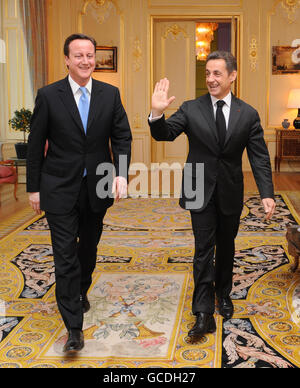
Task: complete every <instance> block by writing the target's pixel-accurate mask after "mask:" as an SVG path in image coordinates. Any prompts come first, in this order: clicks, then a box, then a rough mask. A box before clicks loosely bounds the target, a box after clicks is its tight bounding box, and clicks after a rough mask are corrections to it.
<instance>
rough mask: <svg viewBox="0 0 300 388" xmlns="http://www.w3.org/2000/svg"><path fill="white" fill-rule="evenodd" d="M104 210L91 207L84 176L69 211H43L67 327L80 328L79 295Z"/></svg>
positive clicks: (85, 283)
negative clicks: (59, 212) (96, 211)
mask: <svg viewBox="0 0 300 388" xmlns="http://www.w3.org/2000/svg"><path fill="white" fill-rule="evenodd" d="M105 214H106V209H104V210H103V211H102V212H100V213H94V212H93V211H92V209H91V206H90V201H89V195H88V189H87V181H86V178H83V180H82V184H81V189H80V193H79V197H78V200H77V202H76V205H75V207H74V208H73V209H72V211H71V212H70V213H68V214H52V213H49V212H46V218H47V221H48V224H49V227H50V233H51V240H52V246H53V256H54V264H55V278H56V299H57V304H58V308H59V311H60V313H61V316H62V318H63V321H64V323H65V326H66V328H67V329H68V330H70V329H82V325H83V311H82V302H81V296H86V294H87V291H88V289H89V287H90V285H91V283H92V274H93V271H94V269H95V266H96V260H97V245H98V243H99V241H100V238H101V234H102V230H103V218H104V216H105Z"/></svg>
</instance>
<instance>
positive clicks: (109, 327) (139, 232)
mask: <svg viewBox="0 0 300 388" xmlns="http://www.w3.org/2000/svg"><path fill="white" fill-rule="evenodd" d="M276 203H277V208H276V213H275V215H274V217H273V218H272V220H271V221H264V219H263V211H262V207H261V202H260V199H259V197H258V195H257V194H256V193H253V194H251V193H250V194H247V195H245V203H244V209H243V213H242V219H241V225H240V230H239V234H238V237H237V239H236V254H235V263H234V273H233V290H232V295H231V296H232V299H233V302H234V307H235V314H234V316H233V318H232V319H230V320H228V321H224V320H223V318H222V317H221V316H220V315H219V313H218V310H217V308H216V311H215V319H216V323H217V331H216V332H215V333H214V334H209V335H206V336H204V337H203V338H202V339H201V341H199V342H198V343H196V344H195V343H194V344H191V343H190V342H189V338H188V336H187V333H188V331H189V330H190V328H191V327H192V326H193V324H194V320H195V318H194V316H193V315H192V313H191V302H192V294H193V287H194V284H193V276H192V263H193V254H194V239H193V234H192V230H191V222H190V216H189V213H188V212H186V211H184V210H182V209H181V208H180V207H179V206H178V201H177V200H176V199H163V198H158V199H132V198H129V199H126V200H123V201H121V202H120V203H117V204H115V205H114V206H113V207H112V208H110V209H109V211H108V213H107V215H106V218H105V221H104V223H105V226H104V232H103V235H102V239H101V242H100V244H99V246H98V258H97V266H96V269H95V272H94V276H93V284H92V286H91V288H90V290H89V295H88V296H89V300H90V303H91V309H90V311H89V312H88V313H87V314H85V319H84V328H83V329H84V337H85V347H84V349H83V350H82V351H81V352H80V353H79V355H78V356H77V357H76V358H75V357H74V358H72V357H66V356H64V354H63V352H62V347H63V345H64V343H65V341H66V336H67V333H66V331H65V328H64V325H63V323H62V320H61V317H60V315H59V313H58V309H57V305H56V300H55V275H54V266H53V252H52V246H51V240H50V234H49V228H48V224H47V221H46V219H45V218H44V217H43V216H41V217H35V218H33V219H32V220H30V221H28V222H26V223H24V224H23V225H22V223H23V220H22V219H20V227H19V228H18V229H17V230H15V231H13V232H11V231H9V230H8V232H7V231H5V226H4V225H3V226H2V229H3V235H5V237H3V238H2V239H1V240H0V242H1V244H0V367H1V368H70V367H74V368H85V367H91V368H106V367H125V368H147V367H161V368H183V367H191V368H298V367H299V366H300V269H298V270H297V271H296V272H295V273H293V272H291V270H290V269H291V266H292V264H293V262H294V259H293V257H291V256H290V255H289V253H288V250H287V242H286V239H285V233H286V228H287V227H288V226H290V225H295V224H299V223H300V218H299V216H298V214H297V211H296V209H299V204H300V195H299V194H298V193H296V192H281V193H277V195H276ZM17 221H18V220H15V219H13V222H14V223H16V222H17ZM7 228H9V225H7ZM5 233H6V234H5ZM7 233H8V234H7Z"/></svg>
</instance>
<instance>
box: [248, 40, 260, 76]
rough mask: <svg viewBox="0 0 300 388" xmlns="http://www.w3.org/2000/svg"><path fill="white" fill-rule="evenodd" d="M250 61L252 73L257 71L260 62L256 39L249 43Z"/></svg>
mask: <svg viewBox="0 0 300 388" xmlns="http://www.w3.org/2000/svg"><path fill="white" fill-rule="evenodd" d="M249 61H250V69H251V71H252V72H255V71H256V70H257V62H258V45H257V39H256V37H252V39H251V41H250V43H249Z"/></svg>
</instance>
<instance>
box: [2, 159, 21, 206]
mask: <svg viewBox="0 0 300 388" xmlns="http://www.w3.org/2000/svg"><path fill="white" fill-rule="evenodd" d="M2 183H11V184H13V185H14V186H15V187H14V197H15V200H16V201H17V200H18V198H17V188H18V174H17V171H16V168H15V167H14V162H13V161H11V160H5V161H0V184H2Z"/></svg>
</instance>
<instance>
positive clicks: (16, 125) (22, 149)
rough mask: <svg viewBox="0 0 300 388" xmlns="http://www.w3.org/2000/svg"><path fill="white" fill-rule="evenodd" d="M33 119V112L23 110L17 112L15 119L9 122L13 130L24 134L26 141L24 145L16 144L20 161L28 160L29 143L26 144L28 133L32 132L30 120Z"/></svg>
mask: <svg viewBox="0 0 300 388" xmlns="http://www.w3.org/2000/svg"><path fill="white" fill-rule="evenodd" d="M31 117H32V112H31V110H29V109H25V108H22V109H20V110H16V111H15V113H14V117H13V118H12V119H10V120H9V121H8V123H9V125H11V127H12V129H14V130H15V131H22V132H23V134H24V141H23V142H22V143H16V144H15V148H16V153H17V157H18V159H26V155H27V142H26V132H27V133H28V132H30V120H31Z"/></svg>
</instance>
